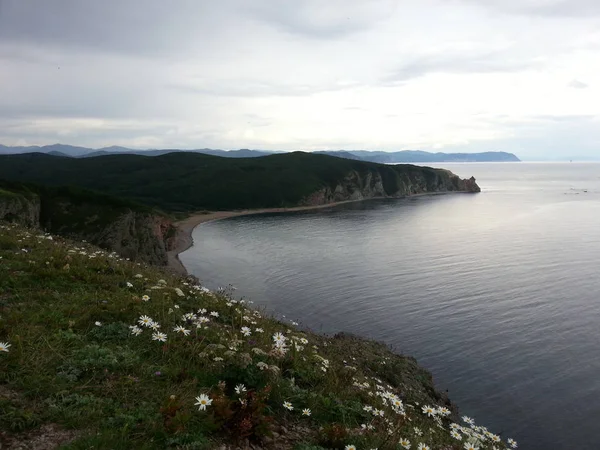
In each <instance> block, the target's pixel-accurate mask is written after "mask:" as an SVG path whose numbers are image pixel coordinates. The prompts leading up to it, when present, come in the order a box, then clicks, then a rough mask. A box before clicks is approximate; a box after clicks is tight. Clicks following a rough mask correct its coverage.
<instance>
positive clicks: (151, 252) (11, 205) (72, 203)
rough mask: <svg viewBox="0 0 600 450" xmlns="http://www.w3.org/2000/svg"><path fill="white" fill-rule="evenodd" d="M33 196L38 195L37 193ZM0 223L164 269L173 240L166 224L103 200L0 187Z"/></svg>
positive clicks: (160, 217) (149, 214)
mask: <svg viewBox="0 0 600 450" xmlns="http://www.w3.org/2000/svg"><path fill="white" fill-rule="evenodd" d="M36 191H37V192H36ZM0 220H5V221H8V222H15V223H19V224H22V225H25V226H28V227H34V228H41V229H43V230H45V231H48V232H51V233H56V234H61V235H63V236H67V237H70V238H73V239H77V240H85V241H87V242H90V243H92V244H94V245H97V246H99V247H102V248H104V249H108V250H111V251H115V252H117V253H118V254H119V255H121V256H122V257H124V258H129V259H131V260H133V261H143V262H146V263H148V264H156V265H166V264H167V252H168V250H169V249H170V246H171V244H172V240H173V239H174V236H175V234H176V228H175V226H174V225H173V223H172V222H171V220H170V219H169V218H168V217H166V216H164V215H162V214H159V213H157V212H153V211H151V210H145V209H143V208H142V209H140V208H137V207H135V206H128V205H127V204H125V203H123V202H121V201H119V200H113V199H108V198H107V197H105V196H101V195H97V194H94V193H89V192H84V191H76V192H73V191H69V190H68V189H58V188H52V189H49V188H41V187H32V186H28V187H27V188H24V187H23V186H16V185H15V186H13V188H12V189H10V190H9V189H7V188H6V184H5V185H4V188H1V187H0Z"/></svg>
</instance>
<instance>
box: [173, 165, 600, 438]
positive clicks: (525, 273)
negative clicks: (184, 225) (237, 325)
mask: <svg viewBox="0 0 600 450" xmlns="http://www.w3.org/2000/svg"><path fill="white" fill-rule="evenodd" d="M437 166H439V167H444V168H448V169H450V170H452V171H453V172H455V173H457V174H458V175H460V176H462V177H470V176H471V175H473V176H475V177H476V178H477V181H478V183H479V185H480V186H481V188H482V192H481V193H480V194H453V195H442V196H420V197H413V198H406V199H395V200H372V201H366V202H359V203H351V204H345V205H341V206H338V207H333V208H327V209H322V210H314V211H303V212H296V213H285V214H263V215H256V216H241V217H235V218H230V219H226V220H221V221H216V222H210V223H206V224H203V225H201V226H199V227H197V228H196V229H195V230H194V233H193V238H194V246H193V247H192V248H191V249H189V250H188V251H186V252H184V253H183V254H182V255H180V257H181V260H182V262H183V263H184V265H185V266H186V268H187V269H188V270H189V272H190V273H192V274H194V275H196V276H198V277H199V278H200V279H201V280H202V281H203V283H204V284H205V285H207V286H208V287H211V288H216V287H218V286H225V285H227V284H229V283H231V284H233V285H234V286H235V287H236V288H237V290H236V296H244V297H246V298H248V299H250V300H252V301H254V302H255V304H257V305H260V306H263V307H265V308H266V309H267V310H269V311H272V312H274V313H275V314H277V315H279V316H285V317H286V318H288V319H293V320H296V321H298V322H300V323H301V325H303V326H306V327H309V328H311V329H312V330H314V331H321V332H326V333H335V332H337V331H348V332H352V333H355V334H359V335H362V336H365V337H368V338H373V339H377V340H381V341H385V342H386V343H388V344H390V345H392V346H394V348H395V349H396V350H397V351H398V352H401V353H405V354H408V355H412V356H415V357H416V358H417V360H418V361H419V363H420V364H421V365H423V366H424V367H426V368H427V369H428V370H430V371H431V372H432V373H433V375H434V379H435V381H436V385H437V386H438V388H440V389H444V390H445V389H447V390H448V391H449V395H450V398H451V399H452V400H453V401H454V402H455V403H456V404H458V405H459V408H460V411H461V413H463V414H466V415H469V416H473V417H475V419H476V420H477V423H479V424H482V425H486V426H488V427H489V428H490V430H491V431H493V432H497V433H502V434H503V437H505V438H506V437H513V438H515V439H516V440H517V441H519V448H524V449H558V450H562V449H565V450H570V449H575V448H577V449H590V450H593V449H599V448H600V429H599V428H598V426H597V423H598V420H599V419H600V376H599V374H600V295H599V294H600V264H599V262H600V164H594V163H464V164H441V165H437Z"/></svg>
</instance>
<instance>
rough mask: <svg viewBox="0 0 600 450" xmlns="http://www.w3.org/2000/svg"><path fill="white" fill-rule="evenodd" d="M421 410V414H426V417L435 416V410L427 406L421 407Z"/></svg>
mask: <svg viewBox="0 0 600 450" xmlns="http://www.w3.org/2000/svg"><path fill="white" fill-rule="evenodd" d="M421 410H422V411H423V414H427V416H429V417H433V416H435V408H432V407H431V406H429V405H425V406H423V407H422V408H421Z"/></svg>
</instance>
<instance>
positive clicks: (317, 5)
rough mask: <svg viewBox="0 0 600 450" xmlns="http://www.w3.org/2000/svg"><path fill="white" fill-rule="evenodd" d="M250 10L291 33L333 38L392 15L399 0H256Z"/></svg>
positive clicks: (260, 18)
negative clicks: (258, 0)
mask: <svg viewBox="0 0 600 450" xmlns="http://www.w3.org/2000/svg"><path fill="white" fill-rule="evenodd" d="M250 5H251V6H249V10H250V11H251V12H252V13H253V14H254V15H255V17H256V18H257V19H259V20H262V21H265V22H266V23H269V24H271V25H273V26H275V27H277V28H279V29H282V30H284V31H286V32H288V33H290V34H297V35H301V36H305V37H309V38H317V39H323V38H324V39H332V38H341V37H344V36H348V35H351V34H355V33H359V32H362V31H365V30H368V29H370V28H372V27H374V26H376V25H377V24H378V23H379V22H381V21H383V20H385V19H386V18H389V17H390V15H391V13H392V12H393V11H394V10H395V9H396V7H397V2H396V1H395V0H370V1H369V2H368V3H367V2H364V1H362V0H328V1H327V2H323V1H321V0H300V1H296V2H295V3H294V7H293V8H292V7H290V3H288V2H285V1H283V2H272V1H268V2H253V3H250Z"/></svg>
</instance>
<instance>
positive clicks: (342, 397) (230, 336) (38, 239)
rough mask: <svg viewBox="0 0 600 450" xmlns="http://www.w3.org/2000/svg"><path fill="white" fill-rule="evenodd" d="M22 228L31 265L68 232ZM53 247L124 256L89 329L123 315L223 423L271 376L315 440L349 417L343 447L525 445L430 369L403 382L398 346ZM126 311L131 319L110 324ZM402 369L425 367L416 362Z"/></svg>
mask: <svg viewBox="0 0 600 450" xmlns="http://www.w3.org/2000/svg"><path fill="white" fill-rule="evenodd" d="M19 239H20V240H18V243H19V248H18V249H15V250H14V251H13V250H11V252H13V254H12V255H11V256H14V257H15V258H18V259H19V261H21V262H27V263H28V261H29V260H31V261H33V262H32V263H31V265H32V266H33V265H35V264H39V263H36V261H35V260H34V259H33V256H32V255H34V254H35V246H36V245H43V246H56V245H59V243H58V242H57V241H58V240H59V239H52V238H51V237H49V236H47V235H41V234H39V232H38V233H29V232H28V233H27V234H22V233H20V234H19ZM61 245H64V243H62V244H61ZM49 254H50V253H49ZM52 254H53V255H54V256H53V257H52V258H54V259H51V258H50V257H48V259H47V260H46V261H44V266H46V262H47V263H48V264H47V266H48V267H53V268H55V270H59V271H61V273H67V272H68V271H71V273H72V271H73V270H75V268H76V267H77V266H78V265H79V266H83V265H84V264H85V263H86V262H89V261H92V262H91V263H90V264H98V267H99V268H104V267H107V266H108V267H111V268H112V267H119V270H118V271H116V270H115V271H112V272H111V273H118V275H113V276H114V278H112V279H113V280H116V279H117V276H118V282H116V281H115V283H114V284H113V285H112V286H114V288H115V289H114V290H115V291H117V293H116V294H115V296H114V297H113V298H109V300H110V303H109V304H108V306H102V305H104V304H103V303H102V302H101V301H98V302H93V303H94V304H95V305H96V304H99V305H100V306H102V307H97V308H96V309H95V310H94V313H93V314H89V315H87V316H86V317H87V319H86V321H85V326H84V327H79V328H80V329H83V328H85V327H87V329H88V331H89V330H91V331H89V333H90V334H93V333H96V334H97V335H99V334H102V333H105V332H108V329H109V328H110V327H111V326H113V325H114V326H117V325H120V326H122V332H124V334H126V333H127V332H129V336H130V337H129V339H128V340H127V342H126V343H121V342H119V345H121V344H122V345H123V346H126V347H127V348H128V349H132V351H133V350H140V355H143V357H144V358H146V357H147V358H148V364H147V365H146V366H145V369H144V370H146V372H147V373H149V374H152V375H151V377H152V378H153V379H154V380H156V381H154V382H156V383H158V382H162V383H166V382H167V380H168V382H169V383H170V384H169V385H168V386H169V388H173V389H174V388H177V389H180V391H175V393H177V397H178V398H179V397H180V396H181V398H182V399H183V400H182V402H183V403H184V406H185V408H188V412H189V413H190V414H192V413H193V414H194V417H195V418H196V420H200V421H207V422H208V423H209V424H210V425H211V426H214V423H213V422H211V421H214V420H215V419H214V417H215V415H218V414H220V413H219V411H223V410H232V408H233V409H235V408H241V409H243V408H245V407H248V408H249V407H250V405H251V403H252V399H253V398H255V397H254V396H255V394H256V393H257V392H258V391H260V390H264V389H266V387H268V389H269V392H271V394H270V395H271V396H270V397H269V398H267V399H266V400H265V402H266V403H267V407H266V408H265V410H266V411H267V412H268V414H270V415H271V416H272V417H271V419H272V420H273V421H274V422H277V421H278V420H279V419H281V420H282V421H283V422H285V424H286V427H288V426H290V424H291V425H292V426H299V427H305V428H304V429H306V428H307V427H309V425H314V426H313V427H312V432H314V435H311V436H310V438H311V439H313V442H318V441H319V436H321V437H322V434H320V433H324V431H323V430H321V427H323V429H325V428H326V426H327V425H328V424H329V423H330V422H335V423H343V424H344V426H343V429H342V431H341V432H340V433H341V434H340V435H342V436H344V442H343V444H339V443H338V444H336V446H337V447H336V448H344V449H345V450H363V449H365V450H369V449H375V448H378V449H385V450H388V449H394V450H396V449H407V450H414V449H416V450H439V449H444V450H445V449H453V450H459V449H460V450H506V449H516V448H518V445H517V442H515V441H514V440H513V439H506V438H504V437H501V436H500V435H497V434H494V433H492V432H491V431H489V430H488V429H487V428H486V427H483V426H479V425H476V423H475V421H474V420H473V419H471V418H470V417H467V416H463V417H462V420H459V418H458V417H457V415H456V412H455V411H454V410H453V409H452V407H451V405H450V404H446V403H444V402H442V401H439V400H436V399H434V398H432V396H431V395H430V391H428V390H427V389H426V388H424V386H426V384H425V383H423V382H422V381H421V380H419V382H418V383H414V384H412V385H411V384H403V380H402V377H400V376H398V377H395V375H396V374H395V373H394V371H402V370H403V369H402V367H403V366H400V369H398V367H399V366H394V361H396V360H395V358H401V357H399V356H396V355H393V354H391V352H389V351H387V352H383V351H382V352H381V353H372V352H371V351H370V350H371V348H372V347H368V346H365V347H362V348H363V351H362V353H361V352H360V351H358V352H353V351H352V350H351V349H349V348H345V343H344V341H343V340H341V339H336V338H335V337H334V338H328V337H325V336H319V335H316V334H312V333H308V332H304V331H302V330H299V329H298V328H297V323H296V322H293V321H289V320H287V319H286V320H285V321H283V320H275V319H273V318H272V317H268V316H266V315H264V314H263V313H262V312H261V311H259V310H256V309H254V308H252V307H251V306H250V302H247V301H246V300H244V299H234V298H233V294H232V292H233V291H234V289H233V288H232V287H229V288H224V289H219V290H217V291H211V290H209V289H208V288H207V287H205V286H202V285H201V284H200V283H198V282H197V281H196V280H194V281H192V280H189V279H185V280H183V279H178V278H175V277H172V276H169V275H167V274H165V273H162V272H158V271H156V272H151V271H149V270H142V269H141V268H140V267H139V266H138V265H136V264H134V263H131V262H127V261H124V260H122V259H121V258H119V257H118V256H117V255H116V254H114V253H109V252H104V251H100V250H95V249H93V248H92V247H90V246H87V245H82V244H77V245H72V244H71V245H70V246H69V247H68V248H67V249H66V251H63V252H62V254H61V253H60V252H58V251H55V252H54V253H52ZM0 256H5V254H3V255H0ZM1 264H4V262H2V263H0V265H1ZM97 272H98V273H100V271H96V272H93V273H94V274H96V273H97ZM94 276H96V275H94ZM113 305H114V306H113ZM111 307H112V308H113V309H112V310H111V314H112V315H111V314H107V315H102V311H103V308H111ZM71 309H72V308H71ZM118 314H119V315H120V316H119V317H123V319H122V321H120V322H119V323H118V324H112V323H111V322H112V321H114V319H113V318H114V317H115V316H117V315H118ZM71 318H72V319H76V318H75V317H69V319H71ZM65 322H66V321H65ZM123 322H125V323H126V324H127V325H122V323H123ZM127 326H128V328H127ZM75 328H76V327H75ZM10 341H11V336H10V335H8V336H3V335H2V336H0V355H1V356H0V364H2V358H4V357H8V358H12V357H13V355H14V353H20V352H21V347H22V344H21V341H17V340H15V339H14V336H13V339H12V341H13V345H14V346H15V347H16V348H18V349H19V352H14V353H10V350H12V349H13V348H14V347H11V343H10ZM17 342H18V345H17ZM365 345H366V344H365ZM365 349H366V350H365ZM148 355H149V356H148ZM127 370H130V369H127ZM131 370H133V369H131ZM103 373H104V372H103ZM143 373H144V372H143V371H140V372H139V373H129V372H125V373H121V374H110V376H111V380H112V379H114V380H119V379H124V380H131V379H141V380H142V381H143V380H144V375H143ZM402 375H403V376H406V377H407V378H410V377H413V378H418V377H417V376H414V375H413V374H411V373H410V371H406V374H404V373H403V374H402ZM107 376H108V375H107ZM138 377H139V378H138ZM179 379H181V380H183V381H181V382H180V381H178V380H179ZM225 379H226V380H227V386H231V388H227V389H225V388H223V386H225V383H224V382H220V383H219V384H218V385H217V384H214V383H216V381H215V380H225ZM161 386H162V385H161ZM181 392H185V395H181V394H180V393H181ZM261 392H262V391H261ZM157 395H158V394H157ZM224 402H228V403H224ZM436 402H438V403H440V404H437V403H436ZM223 405H226V407H224V406H223ZM232 405H235V407H234V406H232ZM238 410H239V409H238ZM323 417H325V418H327V419H326V420H327V421H326V422H322V421H323ZM207 428H209V429H210V428H211V427H210V426H209V427H207ZM213 428H214V427H213Z"/></svg>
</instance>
